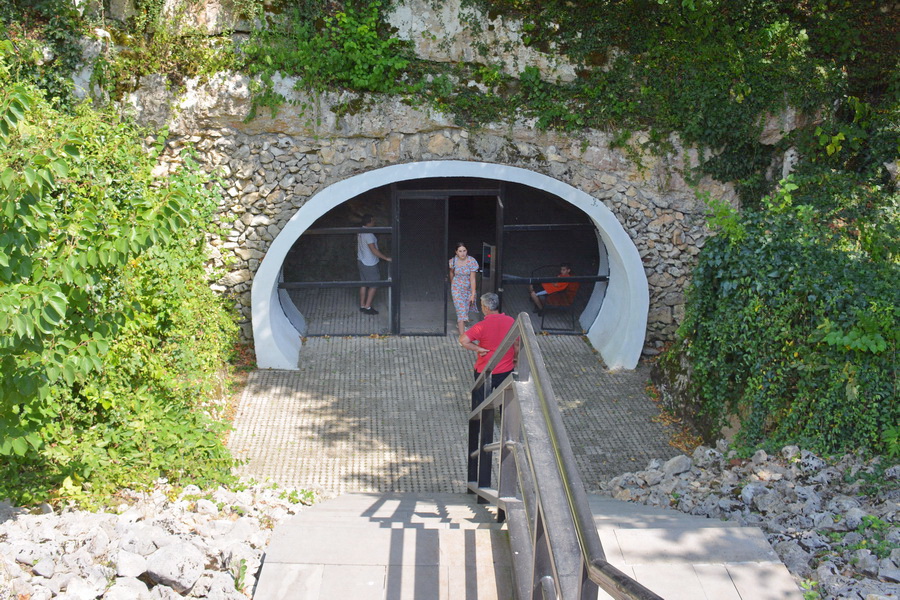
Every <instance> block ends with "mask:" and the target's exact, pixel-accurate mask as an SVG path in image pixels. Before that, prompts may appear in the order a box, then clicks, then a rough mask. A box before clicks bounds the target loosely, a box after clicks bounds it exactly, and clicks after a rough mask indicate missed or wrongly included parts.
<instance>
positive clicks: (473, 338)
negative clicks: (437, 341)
mask: <svg viewBox="0 0 900 600" xmlns="http://www.w3.org/2000/svg"><path fill="white" fill-rule="evenodd" d="M499 308H500V297H499V296H497V294H494V293H492V292H489V293H487V294H483V295H482V296H481V311H482V312H483V313H484V319H483V320H481V321H479V322H478V323H476V324H475V325H473V326H472V327H470V328H469V329H467V330H466V332H465V333H464V334H462V335H461V336H459V345H460V346H462V347H463V348H465V349H467V350H472V351H473V352H476V353H477V358H476V359H475V379H478V376H479V375H480V374H481V372H482V371H484V368H485V367H486V366H487V364H488V362H490V360H491V358H492V357H493V356H494V350H496V349H497V347H498V346H499V345H500V342H502V341H503V338H504V337H506V334H507V332H509V330H510V328H511V327H512V326H513V323H515V319H513V318H512V317H510V316H509V315H504V314H503V313H501V312H500V311H499ZM476 342H477V343H476ZM518 350H519V344H518V340H516V342H515V343H514V344H513V345H512V347H510V349H509V350H508V351H507V352H506V353H505V354H504V355H503V358H501V359H500V362H498V363H497V365H496V366H495V367H494V370H493V372H492V373H491V389H494V388H496V387H497V386H498V385H500V384H501V383H503V380H504V379H506V377H507V375H509V374H510V373H511V372H512V370H513V369H514V368H515V364H516V358H517V354H518ZM483 399H484V388H483V387H479V388H478V389H477V390H475V391H473V392H472V408H473V409H474V408H475V407H476V406H478V405H479V404H481V401H482V400H483Z"/></svg>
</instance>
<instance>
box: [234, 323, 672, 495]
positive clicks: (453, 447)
mask: <svg viewBox="0 0 900 600" xmlns="http://www.w3.org/2000/svg"><path fill="white" fill-rule="evenodd" d="M538 340H539V344H540V346H541V350H542V352H543V355H544V357H545V360H546V361H547V362H548V368H549V372H550V374H551V377H552V384H553V388H554V391H555V392H556V396H557V398H558V400H559V402H560V409H561V412H562V417H563V421H564V423H565V425H566V428H567V431H568V434H569V438H570V440H571V442H572V444H573V449H574V452H575V456H576V459H577V462H578V466H579V468H580V470H581V475H582V478H583V480H584V483H585V486H586V487H587V489H588V490H593V489H597V487H598V483H599V482H600V481H603V480H606V479H609V478H611V477H613V476H615V475H618V474H620V473H623V472H626V471H635V470H640V469H643V468H645V467H646V464H647V461H648V460H649V459H651V458H663V459H665V458H669V457H672V456H674V455H675V454H677V453H678V451H677V450H676V449H674V448H672V447H671V446H669V445H668V443H667V441H668V439H669V435H670V432H669V431H668V430H667V428H666V426H664V425H662V424H660V423H657V422H655V421H654V417H655V416H656V415H657V414H658V410H657V407H656V406H655V405H654V404H653V402H652V401H650V400H649V398H648V397H647V394H646V392H645V385H646V382H647V379H648V367H646V366H643V365H642V366H639V367H638V368H637V369H636V370H634V371H628V372H617V373H611V372H609V371H607V370H606V369H605V368H604V366H603V364H602V362H601V360H600V358H599V355H598V354H596V353H595V352H594V351H593V350H592V349H591V348H590V346H589V345H588V343H587V341H586V340H585V339H584V338H582V337H579V336H543V335H542V336H538ZM473 359H474V355H473V353H471V352H468V351H466V350H464V349H462V348H460V347H459V346H458V345H457V344H456V338H455V336H453V335H449V336H446V337H444V336H440V337H330V338H327V337H318V338H309V339H308V340H307V342H306V344H305V345H304V347H303V349H302V351H301V358H300V370H299V371H294V372H290V371H264V370H259V371H256V372H254V373H252V374H251V376H250V378H249V382H248V385H247V387H246V389H245V391H244V393H243V396H242V399H241V405H240V407H239V409H238V413H237V416H236V418H235V423H234V424H235V430H234V431H233V433H232V434H231V438H230V441H229V445H230V447H231V449H232V451H233V453H234V455H235V456H236V457H238V458H242V459H244V460H245V461H246V462H245V464H244V465H243V466H242V467H241V473H242V474H243V475H246V476H252V477H254V478H256V479H257V480H272V481H275V482H278V483H279V484H281V485H284V486H289V487H296V488H302V489H312V490H317V491H319V492H320V493H322V495H324V496H332V495H335V494H337V493H341V492H348V491H360V492H421V493H443V492H461V491H463V490H464V489H465V453H466V439H465V438H466V431H467V425H466V409H467V407H468V402H469V400H468V393H467V389H468V386H469V384H470V383H471V381H472V362H473Z"/></svg>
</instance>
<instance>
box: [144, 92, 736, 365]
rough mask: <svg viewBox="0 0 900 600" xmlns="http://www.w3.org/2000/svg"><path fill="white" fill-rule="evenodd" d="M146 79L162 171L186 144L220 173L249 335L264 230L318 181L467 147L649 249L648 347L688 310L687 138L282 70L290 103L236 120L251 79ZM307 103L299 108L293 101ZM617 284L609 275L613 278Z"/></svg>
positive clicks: (691, 235) (709, 185)
mask: <svg viewBox="0 0 900 600" xmlns="http://www.w3.org/2000/svg"><path fill="white" fill-rule="evenodd" d="M147 83H148V85H147V86H145V87H144V88H142V91H140V92H138V93H136V94H135V95H134V96H133V97H132V98H131V103H132V106H133V107H134V108H135V111H136V116H137V117H138V118H139V120H141V121H143V122H145V123H148V124H155V125H161V124H163V123H168V124H169V126H170V141H169V144H168V148H167V151H166V154H165V160H164V161H163V162H162V163H161V164H160V166H159V167H158V169H157V171H158V175H160V176H164V175H165V173H166V172H167V171H168V169H171V168H174V165H175V164H177V163H178V162H179V161H180V158H179V157H180V153H181V151H182V150H183V149H184V148H185V147H187V146H188V145H191V146H193V147H194V148H195V149H196V150H197V151H198V153H199V157H200V159H201V161H202V164H203V165H204V166H205V168H206V169H207V170H209V171H210V172H215V173H217V174H218V175H219V177H220V180H221V181H222V185H223V188H224V201H223V204H222V206H221V209H220V212H219V214H218V215H217V218H218V222H219V225H220V228H219V234H218V235H217V236H214V237H213V238H212V239H211V240H210V244H211V246H212V249H213V266H215V267H217V268H220V269H222V270H223V271H224V272H225V275H224V277H222V278H221V279H220V280H219V281H218V282H217V284H216V286H215V287H216V289H217V290H218V291H220V292H222V293H225V294H229V295H231V296H233V297H234V298H235V302H236V303H237V306H238V309H239V311H240V312H241V314H242V317H243V323H242V334H243V336H244V337H245V338H246V339H248V340H249V339H252V331H251V329H250V317H251V305H250V288H251V283H252V279H253V275H254V273H255V272H256V270H257V269H258V267H259V264H260V261H261V260H262V258H263V257H264V256H265V253H266V251H267V249H268V247H269V245H270V244H271V242H272V240H274V239H275V237H276V236H277V235H278V233H279V232H280V231H281V230H282V228H283V227H284V226H285V224H286V223H287V221H288V220H289V219H290V218H291V217H292V216H293V215H294V214H295V213H296V212H297V210H298V209H299V208H300V207H302V206H303V205H304V203H306V202H307V200H309V199H310V198H311V197H312V196H313V195H315V194H316V193H317V192H319V191H320V190H322V189H324V188H325V187H327V186H329V185H331V184H334V183H336V182H338V181H340V180H342V179H345V178H347V177H350V176H353V175H356V174H360V173H363V172H366V171H369V170H372V169H377V168H380V167H385V166H388V165H393V164H397V163H408V162H414V161H429V160H471V161H480V162H487V163H497V164H502V165H510V166H515V167H521V168H523V169H529V170H532V171H536V172H539V173H542V174H544V175H547V176H549V177H553V178H555V179H558V180H560V181H563V182H565V183H568V184H569V185H572V186H573V187H575V188H578V189H580V190H582V191H584V192H586V193H588V194H590V195H591V196H593V197H594V198H596V199H597V201H598V202H602V203H604V204H605V205H606V206H607V207H608V208H609V209H610V210H611V211H612V212H613V213H614V214H615V215H616V217H617V218H618V220H619V222H620V223H621V224H622V226H623V227H624V228H625V230H626V231H627V232H628V234H629V236H630V237H631V239H632V240H633V242H634V243H635V245H636V247H637V249H638V251H639V252H640V255H641V257H642V258H643V261H644V268H645V271H646V275H647V278H648V281H649V285H650V315H649V319H648V328H647V350H648V351H650V352H653V351H654V348H658V347H660V346H662V345H663V344H664V343H665V342H666V341H669V340H671V339H672V337H673V334H674V331H675V329H676V327H677V324H678V323H679V322H680V320H681V318H682V316H683V312H684V290H685V286H686V284H687V281H688V275H689V272H690V269H691V267H692V265H693V264H694V260H695V256H696V255H697V253H698V252H699V249H700V248H701V247H702V245H703V243H704V241H705V240H706V238H707V237H708V236H709V235H710V232H709V231H708V229H707V228H706V226H705V218H704V214H705V207H704V205H703V204H702V202H700V201H699V200H697V197H696V193H695V191H694V189H692V188H691V187H690V186H688V185H687V184H686V182H685V181H684V179H683V178H682V175H681V174H682V171H683V170H684V168H685V166H686V164H690V163H691V161H696V152H694V151H693V150H690V149H688V150H683V149H680V147H679V145H678V141H677V140H674V139H673V140H672V141H673V143H674V146H675V147H676V148H679V149H678V150H677V151H676V152H675V153H673V154H671V155H669V156H665V157H655V156H651V155H649V154H646V153H643V152H642V151H641V143H642V142H644V141H646V140H645V139H644V138H643V137H642V136H637V139H635V140H634V141H633V145H632V146H631V147H629V148H625V149H612V148H611V147H610V141H611V139H612V138H613V135H612V134H610V133H604V132H600V131H587V130H586V131H582V132H579V133H577V134H562V133H556V132H543V131H539V130H537V129H536V128H535V127H534V123H533V122H530V121H522V122H517V123H513V124H504V125H497V126H490V127H485V128H482V129H478V130H466V129H462V128H460V127H457V126H455V125H453V123H452V121H451V119H450V118H449V117H448V116H446V115H442V114H440V113H434V112H429V111H424V110H420V109H417V108H413V107H410V106H408V105H407V104H405V103H402V102H400V101H399V100H398V99H397V98H392V97H383V98H373V97H369V98H367V102H366V103H365V108H364V109H362V110H360V111H359V112H356V113H352V114H350V113H344V111H342V110H337V109H338V107H344V106H346V105H347V102H348V101H350V100H353V99H355V96H353V95H352V94H348V93H343V94H338V93H334V94H322V95H310V94H306V93H303V92H297V91H294V90H293V89H292V87H293V83H294V82H293V81H290V80H285V81H283V82H281V84H282V85H281V92H282V93H284V94H285V95H286V96H288V97H289V98H290V99H291V100H292V101H293V102H294V104H293V106H286V107H285V108H284V109H283V110H282V111H281V112H279V113H278V114H277V115H276V116H275V117H269V116H268V115H265V116H261V117H258V118H257V119H254V120H252V121H249V122H245V117H246V115H247V113H248V110H249V108H250V96H249V89H248V84H249V81H248V80H247V79H246V78H245V77H242V76H236V75H231V76H225V75H222V76H220V77H218V78H216V79H214V80H213V81H211V82H209V83H206V84H203V85H189V86H188V89H187V91H186V92H185V93H183V94H182V95H181V96H179V97H174V96H172V95H171V93H170V92H167V91H165V90H164V88H162V87H161V86H156V85H152V82H149V81H148V82H147ZM297 106H300V107H303V108H302V109H297V108H296V107H297ZM700 189H702V190H706V191H709V192H710V193H712V194H713V195H714V196H717V197H721V198H725V199H728V200H730V201H732V202H736V200H735V195H734V192H733V190H732V188H731V187H730V186H729V185H723V184H719V183H717V182H714V181H711V180H707V181H704V182H702V183H701V186H700ZM613 285H614V283H613Z"/></svg>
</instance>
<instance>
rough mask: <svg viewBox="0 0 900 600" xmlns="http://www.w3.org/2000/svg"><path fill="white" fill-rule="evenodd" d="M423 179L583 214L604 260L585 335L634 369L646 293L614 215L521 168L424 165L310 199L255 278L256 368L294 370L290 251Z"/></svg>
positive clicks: (391, 170) (607, 356) (610, 360)
mask: <svg viewBox="0 0 900 600" xmlns="http://www.w3.org/2000/svg"><path fill="white" fill-rule="evenodd" d="M427 177H476V178H485V179H494V180H500V181H509V182H515V183H520V184H523V185H526V186H530V187H533V188H537V189H540V190H544V191H545V192H547V193H550V194H553V195H554V196H558V197H559V198H562V199H563V200H566V201H567V202H569V203H570V204H572V205H574V206H577V207H578V208H580V209H581V210H582V211H584V212H585V213H586V214H587V215H588V216H589V217H590V218H591V220H592V221H593V223H594V226H595V227H596V228H597V231H598V232H599V234H600V237H601V238H602V240H603V243H604V244H605V245H606V249H607V252H608V255H609V285H608V288H607V291H606V297H605V299H604V301H603V305H602V307H601V308H600V311H599V312H598V313H597V317H596V319H594V322H593V323H591V324H589V326H588V328H587V337H588V339H589V340H590V341H591V344H593V345H594V348H596V349H597V351H598V352H600V356H602V357H603V361H604V362H605V363H606V365H607V366H608V367H609V368H612V369H623V368H624V369H633V368H635V366H637V363H638V360H639V359H640V356H641V350H642V349H643V345H644V336H645V333H646V330H647V313H648V310H649V305H650V294H649V289H648V286H647V277H646V275H645V274H644V267H643V263H642V262H641V257H640V254H639V253H638V250H637V248H636V247H635V245H634V243H633V242H632V241H631V238H629V237H628V234H627V233H625V230H624V229H623V228H622V226H621V224H619V221H618V220H617V219H616V217H615V216H614V215H613V213H612V212H611V211H610V210H609V209H608V208H607V207H606V206H605V205H604V204H603V203H602V202H600V201H599V200H597V199H596V198H594V197H592V196H590V195H589V194H586V193H585V192H582V191H581V190H578V189H576V188H574V187H572V186H571V185H569V184H567V183H563V182H561V181H557V180H556V179H553V178H551V177H547V176H546V175H542V174H540V173H535V172H534V171H529V170H527V169H521V168H519V167H510V166H504V165H497V164H490V163H481V162H467V161H457V160H448V161H426V162H414V163H407V164H402V165H392V166H389V167H383V168H381V169H376V170H374V171H369V172H366V173H362V174H360V175H356V176H354V177H351V178H349V179H345V180H344V181H340V182H338V183H335V184H334V185H331V186H329V187H327V188H325V189H324V190H322V191H320V192H319V193H318V194H316V195H315V196H313V197H312V198H310V200H309V201H308V202H307V203H306V204H304V205H303V206H302V207H301V208H300V209H299V210H298V211H297V214H295V215H294V216H293V217H292V218H291V220H290V221H288V223H287V225H285V227H284V229H283V230H282V231H281V233H279V234H278V237H276V238H275V240H274V241H273V242H272V245H271V246H270V247H269V250H268V252H267V253H266V257H265V258H264V259H263V261H262V263H261V264H260V266H259V270H257V272H256V276H255V277H254V278H253V288H252V292H251V303H252V311H253V342H254V346H255V347H256V362H257V365H258V366H259V368H262V369H288V370H291V369H297V368H298V365H299V361H300V348H301V345H302V342H301V340H300V335H299V333H298V332H297V329H296V328H295V327H294V326H293V325H292V324H291V321H290V320H289V318H288V316H287V315H286V314H285V312H284V309H283V308H282V305H281V302H280V301H279V293H278V292H279V290H278V282H279V278H280V275H281V268H282V265H283V264H284V261H285V258H286V257H287V253H288V251H289V250H290V249H291V246H293V244H294V242H296V241H297V240H298V239H299V238H300V236H301V235H302V234H303V233H304V232H305V231H306V230H307V229H308V228H309V227H310V226H311V225H312V224H313V223H314V222H315V221H316V219H318V218H319V217H321V216H322V215H324V214H325V213H326V212H328V211H329V210H331V209H332V208H334V207H336V206H338V205H340V204H342V203H344V202H346V201H348V200H350V199H351V198H354V197H356V196H358V195H359V194H362V193H363V192H366V191H368V190H371V189H373V188H377V187H380V186H383V185H388V184H391V183H395V182H399V181H410V180H414V179H423V178H427Z"/></svg>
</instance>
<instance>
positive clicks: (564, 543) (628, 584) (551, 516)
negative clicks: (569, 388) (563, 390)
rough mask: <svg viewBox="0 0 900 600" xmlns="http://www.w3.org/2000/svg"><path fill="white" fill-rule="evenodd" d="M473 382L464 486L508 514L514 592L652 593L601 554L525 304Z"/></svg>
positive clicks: (535, 595)
mask: <svg viewBox="0 0 900 600" xmlns="http://www.w3.org/2000/svg"><path fill="white" fill-rule="evenodd" d="M513 344H518V345H519V352H518V362H517V365H516V371H515V372H514V373H513V374H511V375H510V376H509V377H507V378H506V380H505V381H504V382H503V383H501V384H500V385H499V386H497V388H496V389H494V390H491V389H490V385H491V377H490V374H491V372H492V371H493V369H494V367H495V366H496V364H497V363H498V362H499V360H500V358H501V357H502V356H503V355H504V354H505V353H506V351H507V350H508V349H509V348H510V347H512V346H513ZM481 386H484V388H485V389H484V396H482V397H483V398H484V400H483V401H482V402H480V403H479V404H478V406H473V408H472V412H471V413H470V414H469V463H468V473H469V476H468V488H469V491H470V492H472V493H473V494H477V496H478V501H479V502H481V503H486V502H490V503H492V504H495V505H496V506H497V508H498V519H499V520H501V521H503V520H507V521H508V523H509V537H510V545H511V549H512V557H513V572H514V577H515V585H516V592H517V596H518V598H519V600H526V599H531V600H536V599H542V600H550V599H556V600H576V599H578V600H588V599H589V598H590V599H592V600H593V599H595V598H597V589H598V588H600V589H602V590H603V591H605V592H606V593H607V594H609V595H610V596H612V597H613V598H615V599H616V600H626V599H630V600H662V598H661V597H660V596H658V595H657V594H655V593H653V592H652V591H650V590H648V589H647V588H645V587H644V586H643V585H641V584H640V583H638V582H636V581H635V580H633V579H631V578H630V577H628V576H627V575H626V574H625V573H623V572H622V571H620V570H619V569H617V568H616V567H614V566H612V565H611V564H610V563H609V562H608V561H607V560H606V555H605V554H604V552H603V548H602V546H601V544H600V536H599V535H598V534H597V527H596V525H595V524H594V521H593V516H592V515H591V510H590V506H589V504H588V498H587V493H586V492H585V490H584V485H583V484H582V482H581V476H580V475H579V474H578V470H577V468H576V465H575V458H574V455H573V454H572V448H571V445H570V444H569V438H568V435H567V434H566V431H565V428H564V426H563V423H562V418H561V417H560V414H559V409H558V408H557V404H556V397H555V396H554V394H553V389H552V387H551V385H550V376H549V374H548V373H547V368H546V366H545V365H544V359H543V356H542V354H541V350H540V348H539V347H538V345H537V340H536V338H535V334H534V328H533V327H532V325H531V319H530V317H529V316H528V314H527V313H524V312H523V313H520V314H519V316H518V318H517V319H516V322H515V325H513V327H512V329H510V331H509V333H508V334H507V335H506V337H505V338H504V340H503V342H502V343H501V345H500V347H499V348H498V349H497V350H496V351H495V352H494V355H493V357H492V358H491V360H490V362H489V363H488V365H487V367H486V368H485V369H484V372H483V373H482V374H481V375H480V376H479V377H478V379H477V380H476V381H475V385H474V386H473V392H474V391H477V390H478V388H479V387H481ZM498 413H499V415H498ZM495 417H499V420H500V424H499V437H500V439H499V440H498V441H496V442H495V441H494V439H493V438H494V429H495ZM497 451H499V453H500V457H499V464H495V462H494V453H495V452H497ZM494 467H498V468H494ZM494 472H496V477H497V484H496V487H492V486H491V482H492V479H493V477H494Z"/></svg>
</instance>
